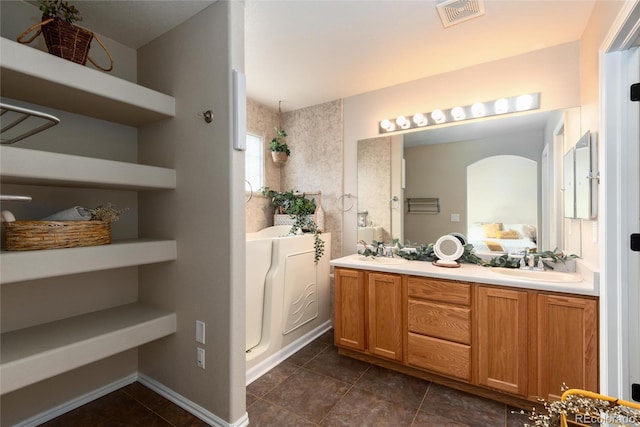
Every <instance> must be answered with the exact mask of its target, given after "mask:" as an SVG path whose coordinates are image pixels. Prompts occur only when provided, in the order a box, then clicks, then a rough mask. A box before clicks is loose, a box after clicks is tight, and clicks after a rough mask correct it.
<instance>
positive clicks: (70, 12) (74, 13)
mask: <svg viewBox="0 0 640 427" xmlns="http://www.w3.org/2000/svg"><path fill="white" fill-rule="evenodd" d="M40 11H41V12H42V20H43V21H44V20H45V19H49V18H59V19H62V20H64V21H66V22H68V23H69V24H73V23H74V22H78V21H82V17H81V16H80V11H79V10H78V9H77V8H76V7H75V6H73V5H71V4H69V2H66V1H62V0H40Z"/></svg>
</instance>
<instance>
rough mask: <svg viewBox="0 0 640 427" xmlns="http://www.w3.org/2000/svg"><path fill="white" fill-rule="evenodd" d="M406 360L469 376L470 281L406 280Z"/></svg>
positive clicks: (429, 368)
mask: <svg viewBox="0 0 640 427" xmlns="http://www.w3.org/2000/svg"><path fill="white" fill-rule="evenodd" d="M407 283H408V284H407V288H408V291H407V294H408V298H409V301H408V306H407V307H408V308H407V322H408V334H407V353H408V354H407V362H408V364H409V365H411V366H416V367H419V368H422V369H426V370H429V371H432V372H436V373H438V374H443V375H447V376H451V377H454V378H457V379H460V380H464V381H470V380H471V285H470V284H469V283H463V282H456V281H452V280H442V279H432V278H425V277H409V278H408V280H407Z"/></svg>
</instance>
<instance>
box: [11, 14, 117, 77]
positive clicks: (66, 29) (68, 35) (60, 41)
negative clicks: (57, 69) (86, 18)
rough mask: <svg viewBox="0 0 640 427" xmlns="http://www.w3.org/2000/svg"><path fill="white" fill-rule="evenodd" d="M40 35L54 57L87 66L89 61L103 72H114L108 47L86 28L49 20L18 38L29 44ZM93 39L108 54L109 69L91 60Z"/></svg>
mask: <svg viewBox="0 0 640 427" xmlns="http://www.w3.org/2000/svg"><path fill="white" fill-rule="evenodd" d="M33 31H36V32H35V34H34V35H33V36H31V37H30V38H28V39H26V37H27V35H29V34H30V33H32V32H33ZM40 34H42V36H43V37H44V41H45V44H46V45H47V50H48V51H49V53H50V54H52V55H55V56H58V57H60V58H63V59H66V60H69V61H72V62H75V63H77V64H81V65H85V64H86V63H87V61H89V62H90V63H92V64H93V65H94V66H95V67H96V68H97V69H99V70H102V71H111V70H113V57H112V56H111V54H110V53H109V51H108V50H107V48H106V46H105V45H104V44H103V43H102V41H101V40H100V39H99V38H98V36H96V35H95V33H93V32H91V31H89V30H87V29H85V28H82V27H78V26H77V25H73V24H70V23H68V22H65V21H64V20H62V19H60V18H57V17H56V18H48V19H44V20H43V21H42V22H38V23H37V24H35V25H33V26H31V27H29V28H27V29H26V30H25V31H24V32H23V33H22V34H20V35H19V36H18V39H17V40H18V42H20V43H22V44H29V43H31V42H32V41H33V40H34V39H35V38H36V37H38V36H39V35H40ZM93 39H95V40H96V41H97V42H98V44H99V45H100V47H101V48H102V49H103V50H104V52H105V53H106V55H107V58H108V59H109V65H108V66H107V67H103V66H101V65H99V64H97V63H96V62H95V61H94V60H93V59H91V57H89V48H90V47H91V41H92V40H93Z"/></svg>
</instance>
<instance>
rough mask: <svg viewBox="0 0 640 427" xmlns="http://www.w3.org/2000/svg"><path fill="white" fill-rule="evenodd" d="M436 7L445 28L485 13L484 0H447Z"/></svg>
mask: <svg viewBox="0 0 640 427" xmlns="http://www.w3.org/2000/svg"><path fill="white" fill-rule="evenodd" d="M436 8H437V9H438V13H439V14H440V20H441V21H442V25H443V26H444V27H445V28H447V27H450V26H452V25H455V24H459V23H461V22H464V21H468V20H469V19H473V18H477V17H480V16H482V15H484V3H483V1H482V0H445V1H443V2H440V3H438V4H437V6H436Z"/></svg>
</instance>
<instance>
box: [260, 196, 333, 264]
mask: <svg viewBox="0 0 640 427" xmlns="http://www.w3.org/2000/svg"><path fill="white" fill-rule="evenodd" d="M260 192H261V193H262V195H263V196H265V197H267V198H269V199H270V201H271V206H273V207H275V209H276V214H281V215H289V216H290V217H291V219H292V220H293V223H292V224H291V230H289V233H290V234H298V232H308V233H313V236H314V248H315V255H314V258H313V259H314V261H315V263H316V264H317V263H318V262H319V261H320V258H322V255H323V254H324V241H323V240H322V239H321V238H320V234H321V232H322V231H321V230H320V228H319V227H318V224H316V222H315V221H314V219H313V215H314V214H315V212H316V202H315V200H313V199H307V198H305V197H304V194H302V193H298V192H294V191H293V190H289V191H284V192H281V191H275V190H271V189H269V187H262V188H261V189H260Z"/></svg>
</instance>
